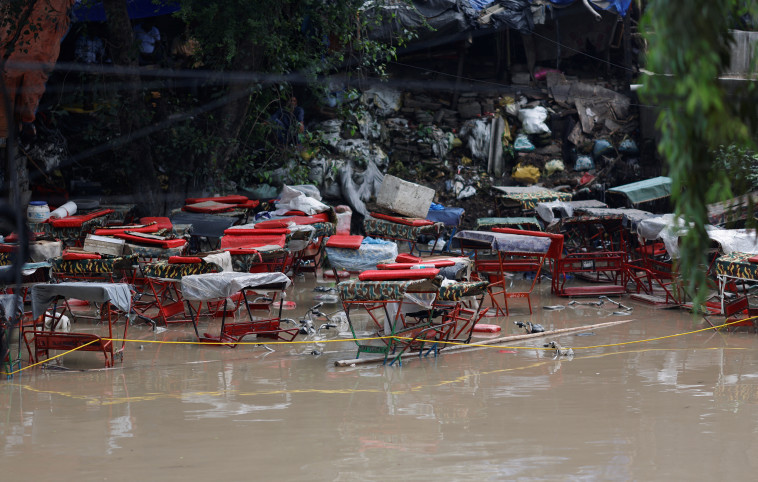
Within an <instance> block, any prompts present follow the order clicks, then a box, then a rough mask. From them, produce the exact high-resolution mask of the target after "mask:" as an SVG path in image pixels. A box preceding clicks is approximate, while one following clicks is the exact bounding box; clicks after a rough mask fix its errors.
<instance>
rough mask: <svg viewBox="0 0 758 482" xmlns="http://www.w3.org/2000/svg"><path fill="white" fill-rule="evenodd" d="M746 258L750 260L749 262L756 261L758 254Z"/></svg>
mask: <svg viewBox="0 0 758 482" xmlns="http://www.w3.org/2000/svg"><path fill="white" fill-rule="evenodd" d="M747 260H748V261H750V262H751V263H758V256H751V257H750V258H748V259H747Z"/></svg>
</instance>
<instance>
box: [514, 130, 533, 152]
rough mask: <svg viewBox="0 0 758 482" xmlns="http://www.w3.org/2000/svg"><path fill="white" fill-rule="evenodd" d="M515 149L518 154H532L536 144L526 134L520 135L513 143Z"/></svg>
mask: <svg viewBox="0 0 758 482" xmlns="http://www.w3.org/2000/svg"><path fill="white" fill-rule="evenodd" d="M513 148H514V149H515V150H516V151H518V152H531V151H533V150H534V144H532V142H531V141H530V140H529V137H528V136H527V135H526V134H519V135H518V136H516V140H515V141H514V142H513Z"/></svg>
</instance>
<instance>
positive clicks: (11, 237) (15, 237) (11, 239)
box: [5, 233, 18, 243]
mask: <svg viewBox="0 0 758 482" xmlns="http://www.w3.org/2000/svg"><path fill="white" fill-rule="evenodd" d="M5 240H6V241H7V242H9V243H18V234H16V233H11V234H9V235H8V236H6V237H5Z"/></svg>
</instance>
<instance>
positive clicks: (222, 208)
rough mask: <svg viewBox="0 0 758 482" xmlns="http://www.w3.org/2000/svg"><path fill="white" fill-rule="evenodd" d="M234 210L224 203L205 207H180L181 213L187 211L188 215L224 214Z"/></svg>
mask: <svg viewBox="0 0 758 482" xmlns="http://www.w3.org/2000/svg"><path fill="white" fill-rule="evenodd" d="M234 208H235V205H234V204H224V203H219V202H214V203H213V204H211V205H206V206H200V205H198V204H188V205H186V206H184V207H182V211H187V212H190V213H205V214H213V213H225V212H228V211H231V210H233V209H234Z"/></svg>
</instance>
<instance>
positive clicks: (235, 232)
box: [224, 228, 290, 236]
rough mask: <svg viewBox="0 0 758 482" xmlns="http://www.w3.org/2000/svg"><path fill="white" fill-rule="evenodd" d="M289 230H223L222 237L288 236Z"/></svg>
mask: <svg viewBox="0 0 758 482" xmlns="http://www.w3.org/2000/svg"><path fill="white" fill-rule="evenodd" d="M289 233H290V230H289V229H281V228H280V229H247V228H240V229H232V228H228V229H225V230H224V235H226V236H268V235H272V234H277V235H279V234H285V235H286V234H289Z"/></svg>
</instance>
